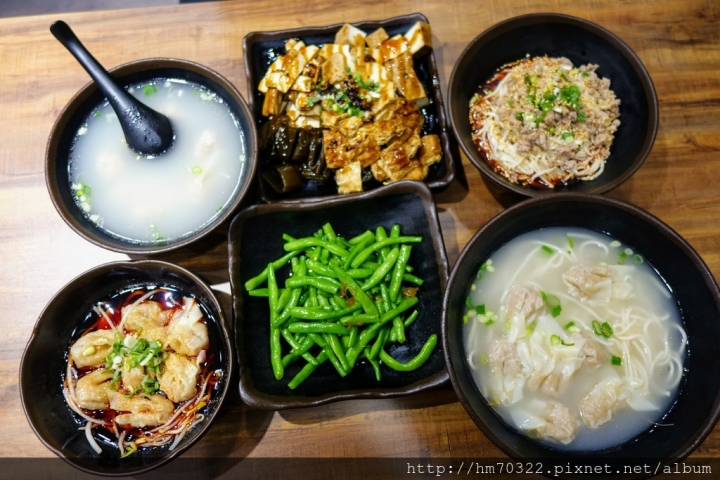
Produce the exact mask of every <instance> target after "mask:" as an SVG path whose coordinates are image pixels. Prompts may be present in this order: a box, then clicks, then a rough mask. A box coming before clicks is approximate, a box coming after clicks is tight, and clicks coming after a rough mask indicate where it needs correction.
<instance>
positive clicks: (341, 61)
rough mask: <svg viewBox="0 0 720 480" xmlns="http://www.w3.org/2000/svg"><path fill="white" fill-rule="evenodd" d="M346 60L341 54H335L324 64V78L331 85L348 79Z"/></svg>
mask: <svg viewBox="0 0 720 480" xmlns="http://www.w3.org/2000/svg"><path fill="white" fill-rule="evenodd" d="M346 68H349V67H348V65H347V63H345V58H344V57H343V56H342V55H341V54H339V53H333V54H332V55H330V58H328V59H327V61H326V62H325V63H323V64H322V78H323V80H325V81H328V82H330V83H337V82H340V81H342V80H343V79H345V78H346V77H347V71H346V70H345V69H346Z"/></svg>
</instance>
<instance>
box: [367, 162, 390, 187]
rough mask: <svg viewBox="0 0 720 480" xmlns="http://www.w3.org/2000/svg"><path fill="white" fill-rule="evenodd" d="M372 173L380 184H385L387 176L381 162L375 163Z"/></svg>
mask: <svg viewBox="0 0 720 480" xmlns="http://www.w3.org/2000/svg"><path fill="white" fill-rule="evenodd" d="M370 171H371V172H372V174H373V177H375V180H377V181H378V182H385V180H387V178H388V177H387V175H386V174H385V170H383V169H382V167H381V166H380V162H375V163H373V164H372V165H371V166H370Z"/></svg>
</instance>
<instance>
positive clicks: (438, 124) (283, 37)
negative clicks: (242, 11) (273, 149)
mask: <svg viewBox="0 0 720 480" xmlns="http://www.w3.org/2000/svg"><path fill="white" fill-rule="evenodd" d="M418 21H422V22H425V23H428V20H427V18H426V17H425V16H424V15H422V14H420V13H413V14H411V15H403V16H401V17H394V18H390V19H387V20H382V21H367V22H357V23H353V24H352V25H353V26H355V27H357V28H359V29H361V30H363V31H365V32H366V33H372V32H373V31H375V30H377V29H378V28H380V27H382V28H384V29H385V31H387V33H388V35H389V36H391V37H392V36H394V35H397V34H399V33H405V32H406V31H407V30H408V29H409V28H410V27H411V26H412V25H413V24H414V23H415V22H418ZM342 26H343V24H341V23H339V24H337V25H329V26H327V27H308V28H295V29H291V30H278V31H274V32H251V33H249V34H248V35H247V36H246V37H245V38H244V39H243V53H244V55H245V75H246V76H247V81H248V103H249V104H250V110H251V111H252V113H253V115H254V116H255V121H256V122H257V125H258V126H260V125H262V124H263V123H264V122H265V121H266V119H265V118H264V117H263V116H262V105H263V99H264V95H263V94H262V93H261V92H259V91H258V90H257V85H258V84H259V83H260V80H261V79H262V78H263V77H264V76H265V72H266V71H267V69H268V67H269V66H270V64H271V63H272V62H273V61H274V60H275V58H277V56H278V54H282V53H284V52H285V42H286V41H287V40H289V39H291V38H298V39H301V40H303V41H304V42H305V44H306V45H322V44H325V43H332V42H334V41H335V33H336V32H337V31H338V30H340V27H342ZM414 64H415V73H416V74H417V76H418V78H419V79H420V81H421V82H422V85H423V87H424V88H425V91H426V92H427V95H428V100H429V101H430V104H429V105H428V106H426V107H424V108H421V109H420V110H421V111H422V112H423V114H424V115H425V125H424V127H423V132H422V133H423V135H427V134H432V133H435V134H437V135H438V137H439V138H440V143H441V144H442V150H443V160H442V161H441V162H439V163H437V164H435V165H432V166H431V167H430V171H429V173H428V176H427V178H426V179H425V182H426V183H427V184H428V185H429V186H430V188H432V189H434V190H436V189H438V190H439V189H442V188H445V187H447V186H448V185H449V184H450V183H451V182H452V181H453V179H454V178H455V160H454V157H453V153H452V152H453V149H452V148H451V144H450V141H451V139H450V133H448V131H447V120H446V117H445V107H444V106H443V99H442V92H441V89H440V79H439V77H438V73H437V67H436V66H435V56H434V54H433V53H432V51H431V52H430V53H429V54H427V55H424V56H422V57H420V58H416V59H414ZM455 150H457V149H455ZM259 163H260V166H259V168H258V182H259V184H260V197H261V198H262V200H263V201H264V202H266V203H271V202H279V201H288V202H293V201H294V202H298V201H301V200H303V199H307V198H312V197H315V198H314V199H316V200H319V199H320V198H322V197H327V196H328V195H337V194H338V193H337V187H336V186H335V184H334V183H332V184H331V185H330V186H323V185H321V184H319V183H316V182H311V181H307V180H303V186H302V187H301V189H300V190H297V191H295V192H292V193H289V194H287V195H281V194H279V193H277V192H276V191H275V190H273V188H272V187H271V186H270V185H268V184H267V182H266V181H265V180H262V179H261V178H260V177H261V172H262V165H263V164H264V163H265V160H264V159H263V158H262V153H261V154H260V156H259ZM318 197H319V198H318Z"/></svg>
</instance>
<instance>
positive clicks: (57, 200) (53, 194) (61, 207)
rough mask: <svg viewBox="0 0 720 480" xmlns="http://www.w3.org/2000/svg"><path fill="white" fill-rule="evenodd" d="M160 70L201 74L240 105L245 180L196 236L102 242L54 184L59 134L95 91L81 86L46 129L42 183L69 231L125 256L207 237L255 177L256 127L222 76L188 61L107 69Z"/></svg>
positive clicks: (151, 60)
mask: <svg viewBox="0 0 720 480" xmlns="http://www.w3.org/2000/svg"><path fill="white" fill-rule="evenodd" d="M163 68H175V69H179V70H188V71H190V72H193V73H196V74H199V75H202V76H204V77H207V78H209V79H210V80H212V81H214V82H215V83H217V84H218V85H220V86H221V87H222V88H223V89H225V90H226V91H227V93H228V95H230V96H231V97H232V98H233V99H234V100H235V101H236V102H237V103H238V105H239V106H240V110H241V112H242V115H243V116H244V117H245V118H246V119H247V121H246V123H247V124H248V126H249V131H245V132H244V133H245V135H246V139H247V140H246V142H247V160H246V164H247V165H248V172H247V175H248V177H247V179H246V181H245V182H244V183H243V184H242V185H240V189H239V191H238V193H237V194H236V195H235V199H234V200H233V202H232V203H231V204H230V205H229V206H228V208H227V209H225V211H224V212H222V213H221V214H220V215H219V216H218V217H217V218H216V219H215V220H214V221H213V222H212V223H211V224H209V225H207V226H206V227H205V228H203V229H201V230H200V231H199V232H197V233H196V234H193V235H190V236H188V237H185V238H183V239H181V240H178V241H177V242H173V243H170V244H167V245H157V246H153V245H133V244H132V243H129V242H122V241H121V240H118V241H117V242H118V243H117V244H115V243H111V242H108V241H106V239H105V238H104V237H103V236H101V235H99V234H97V233H96V232H95V231H93V230H89V229H87V228H85V227H84V226H83V225H82V224H81V223H80V222H78V221H77V220H76V219H75V218H74V217H73V216H72V215H71V214H70V213H69V209H70V208H73V207H74V205H72V206H69V205H66V204H65V202H63V199H62V196H61V195H60V187H59V186H58V184H57V181H56V180H57V179H56V178H55V175H54V168H53V167H54V166H55V164H56V158H55V157H56V153H57V148H58V144H59V141H60V137H61V134H62V131H63V130H64V128H65V126H66V125H67V123H68V121H69V120H70V119H71V118H72V116H73V115H74V114H75V111H76V110H77V107H78V106H80V105H81V104H82V102H84V101H85V100H86V99H87V98H88V97H89V96H90V95H92V94H93V93H95V92H96V91H97V87H96V86H95V82H92V81H91V82H89V83H87V84H85V86H83V87H82V88H81V89H80V90H79V91H78V92H77V93H76V94H75V95H73V97H72V98H71V99H70V100H69V101H68V103H67V104H66V105H65V107H64V108H63V110H62V112H60V115H58V117H57V119H56V120H55V123H54V124H53V127H52V129H51V130H50V136H49V137H48V143H47V147H46V149H45V184H46V185H47V189H48V193H49V194H50V199H51V200H52V202H53V205H54V206H55V209H56V210H57V212H58V213H59V214H60V217H62V219H63V220H64V221H65V223H67V224H68V226H69V227H70V228H72V229H73V230H74V231H75V233H77V234H78V235H80V236H81V237H83V238H84V239H85V240H87V241H89V242H91V243H93V244H95V245H97V246H99V247H102V248H105V249H108V250H112V251H114V252H119V253H126V254H156V253H165V252H169V251H171V250H176V249H178V248H181V247H184V246H186V245H188V244H190V243H193V242H195V241H197V240H199V239H200V238H202V237H204V236H206V235H208V234H209V233H210V232H212V231H213V230H215V229H216V228H217V227H218V226H219V225H221V224H222V223H223V222H225V221H226V220H227V219H229V218H230V217H231V215H233V214H234V212H235V210H236V209H237V208H238V206H239V205H240V202H241V201H242V200H243V198H244V197H245V195H246V194H247V193H248V190H249V189H250V187H251V185H252V182H253V180H252V179H253V178H255V170H256V167H257V154H258V152H257V128H256V125H255V122H254V119H253V116H252V114H251V112H250V108H249V107H248V105H247V102H246V101H245V99H244V98H243V97H242V95H241V94H240V92H239V91H238V89H237V88H235V86H234V85H233V84H232V83H230V81H229V80H227V79H226V78H225V77H223V76H222V75H220V74H219V73H218V72H216V71H214V70H211V69H210V68H208V67H206V66H204V65H201V64H199V63H195V62H191V61H189V60H181V59H177V58H166V57H158V58H145V59H141V60H134V61H132V62H128V63H124V64H122V65H119V66H117V67H115V68H112V69H111V70H109V73H110V75H111V76H113V77H122V76H126V75H130V74H133V73H138V72H141V71H144V70H157V69H163Z"/></svg>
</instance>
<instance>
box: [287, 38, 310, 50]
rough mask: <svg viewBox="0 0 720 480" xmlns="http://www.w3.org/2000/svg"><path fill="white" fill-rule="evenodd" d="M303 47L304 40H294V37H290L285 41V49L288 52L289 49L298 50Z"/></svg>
mask: <svg viewBox="0 0 720 480" xmlns="http://www.w3.org/2000/svg"><path fill="white" fill-rule="evenodd" d="M303 47H305V42H303V41H302V40H296V39H294V38H291V39H290V40H288V41H287V42H285V51H286V52H289V51H290V50H300V49H301V48H303Z"/></svg>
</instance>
